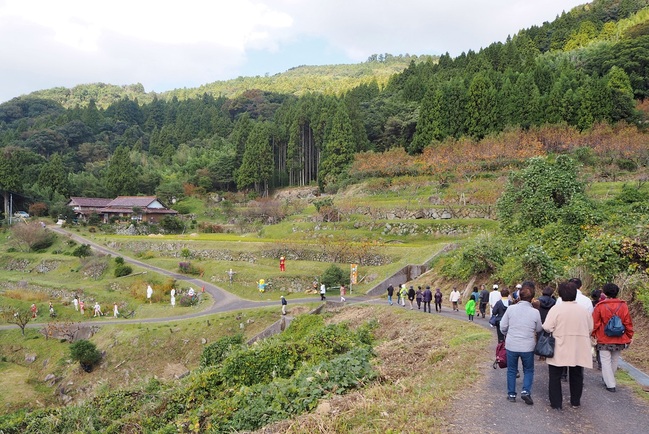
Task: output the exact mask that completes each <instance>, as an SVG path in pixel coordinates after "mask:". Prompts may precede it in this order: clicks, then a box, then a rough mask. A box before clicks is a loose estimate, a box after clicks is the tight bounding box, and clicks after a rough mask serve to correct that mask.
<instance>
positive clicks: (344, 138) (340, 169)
mask: <svg viewBox="0 0 649 434" xmlns="http://www.w3.org/2000/svg"><path fill="white" fill-rule="evenodd" d="M355 152H356V145H355V143H354V134H353V132H352V124H351V121H350V119H349V116H348V115H347V110H346V107H345V105H344V104H343V103H339V104H338V108H337V110H336V114H335V115H334V117H333V119H332V121H331V129H330V130H329V134H328V136H327V138H326V141H325V146H324V150H323V156H322V160H321V161H320V170H319V173H318V184H319V185H320V188H324V187H326V186H327V185H329V184H335V183H336V182H338V181H339V180H340V177H341V175H342V174H343V173H345V172H346V170H347V168H348V166H349V165H350V164H351V163H352V161H353V160H354V153H355Z"/></svg>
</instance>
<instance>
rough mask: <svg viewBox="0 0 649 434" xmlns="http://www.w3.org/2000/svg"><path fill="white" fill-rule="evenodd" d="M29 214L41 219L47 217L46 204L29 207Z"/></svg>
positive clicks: (39, 203)
mask: <svg viewBox="0 0 649 434" xmlns="http://www.w3.org/2000/svg"><path fill="white" fill-rule="evenodd" d="M28 211H29V214H31V215H33V216H34V217H43V216H46V215H47V211H48V210H47V204H45V203H43V202H36V203H33V204H31V205H30V206H29V209H28Z"/></svg>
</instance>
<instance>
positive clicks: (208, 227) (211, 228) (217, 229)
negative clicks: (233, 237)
mask: <svg viewBox="0 0 649 434" xmlns="http://www.w3.org/2000/svg"><path fill="white" fill-rule="evenodd" d="M198 230H199V231H200V232H202V233H204V234H222V233H223V232H225V229H224V228H223V226H222V225H219V224H213V223H208V222H200V223H199V224H198Z"/></svg>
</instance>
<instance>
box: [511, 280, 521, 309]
mask: <svg viewBox="0 0 649 434" xmlns="http://www.w3.org/2000/svg"><path fill="white" fill-rule="evenodd" d="M521 288H522V286H521V284H520V283H519V284H517V285H516V290H515V291H514V292H512V303H511V304H516V303H518V302H519V301H520V299H521V297H520V293H519V291H520V289H521Z"/></svg>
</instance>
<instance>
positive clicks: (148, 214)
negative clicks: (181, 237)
mask: <svg viewBox="0 0 649 434" xmlns="http://www.w3.org/2000/svg"><path fill="white" fill-rule="evenodd" d="M98 213H99V214H100V215H102V216H103V219H104V221H105V222H108V221H109V220H110V219H111V217H119V218H120V219H123V218H127V217H130V218H131V220H138V221H143V222H147V223H158V222H159V221H160V220H162V219H163V218H164V217H165V216H167V215H173V216H175V215H177V214H178V211H176V210H173V209H169V208H167V207H166V206H165V205H164V204H163V203H162V202H160V201H159V200H158V198H157V197H155V196H119V197H118V198H116V199H113V200H112V201H110V202H109V203H108V204H107V205H106V206H105V207H103V208H101V209H100V210H99V212H98Z"/></svg>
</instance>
